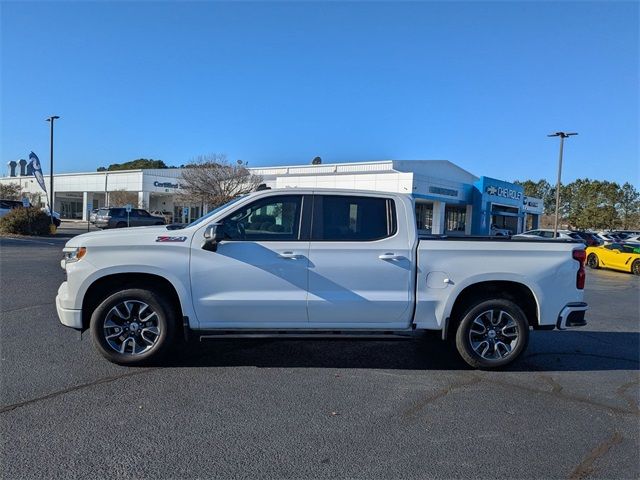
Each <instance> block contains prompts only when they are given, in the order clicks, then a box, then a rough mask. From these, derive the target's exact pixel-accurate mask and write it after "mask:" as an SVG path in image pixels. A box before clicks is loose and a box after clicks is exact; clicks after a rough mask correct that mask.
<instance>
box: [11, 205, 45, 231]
mask: <svg viewBox="0 0 640 480" xmlns="http://www.w3.org/2000/svg"><path fill="white" fill-rule="evenodd" d="M49 225H51V218H49V215H47V214H46V213H44V212H43V211H42V210H40V209H39V208H36V207H31V208H14V209H13V210H11V211H10V212H9V213H7V214H6V215H5V216H4V217H2V218H0V232H2V233H14V234H18V235H48V234H49Z"/></svg>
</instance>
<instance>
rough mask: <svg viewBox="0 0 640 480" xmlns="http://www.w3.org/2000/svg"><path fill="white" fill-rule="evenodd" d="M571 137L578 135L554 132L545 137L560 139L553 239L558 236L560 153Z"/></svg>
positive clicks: (560, 175)
mask: <svg viewBox="0 0 640 480" xmlns="http://www.w3.org/2000/svg"><path fill="white" fill-rule="evenodd" d="M573 135H578V134H577V133H575V132H572V133H566V132H556V133H552V134H551V135H547V137H560V158H559V159H558V182H557V183H556V218H555V220H554V222H553V238H556V237H557V236H558V213H559V210H560V178H561V177H562V152H563V150H564V139H565V138H567V137H571V136H573Z"/></svg>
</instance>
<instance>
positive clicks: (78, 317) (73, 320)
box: [56, 282, 82, 329]
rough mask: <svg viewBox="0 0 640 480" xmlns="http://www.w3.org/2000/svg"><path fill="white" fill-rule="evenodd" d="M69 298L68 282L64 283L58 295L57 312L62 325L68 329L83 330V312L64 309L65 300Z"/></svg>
mask: <svg viewBox="0 0 640 480" xmlns="http://www.w3.org/2000/svg"><path fill="white" fill-rule="evenodd" d="M67 296H68V291H67V282H64V283H63V284H62V285H60V288H59V289H58V295H56V311H57V312H58V318H59V319H60V323H62V324H63V325H65V326H67V327H71V328H76V329H82V310H74V309H71V308H63V307H62V303H63V299H66V298H67Z"/></svg>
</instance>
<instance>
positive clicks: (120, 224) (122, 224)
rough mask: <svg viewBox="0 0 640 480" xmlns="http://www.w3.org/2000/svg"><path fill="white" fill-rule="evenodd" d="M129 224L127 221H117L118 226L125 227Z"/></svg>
mask: <svg viewBox="0 0 640 480" xmlns="http://www.w3.org/2000/svg"><path fill="white" fill-rule="evenodd" d="M126 226H127V222H118V223H116V228H124V227H126Z"/></svg>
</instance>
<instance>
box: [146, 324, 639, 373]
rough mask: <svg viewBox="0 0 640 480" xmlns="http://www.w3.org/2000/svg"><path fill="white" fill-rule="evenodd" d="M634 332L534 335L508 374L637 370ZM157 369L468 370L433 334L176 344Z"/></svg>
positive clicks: (537, 333) (637, 343) (509, 367)
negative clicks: (380, 337) (402, 336)
mask: <svg viewBox="0 0 640 480" xmlns="http://www.w3.org/2000/svg"><path fill="white" fill-rule="evenodd" d="M639 342H640V335H639V334H638V333H637V332H578V331H570V332H569V331H568V332H532V335H531V338H530V343H529V347H528V349H527V351H526V352H525V354H524V356H523V357H521V358H520V359H519V360H518V361H516V362H515V363H514V364H512V365H510V366H508V367H506V368H505V369H504V370H506V371H516V372H517V371H613V370H639V369H640V352H639V350H640V348H639V345H640V343H639ZM157 366H159V367H167V368H181V367H249V366H250V367H258V368H370V369H393V370H396V369H397V370H469V369H470V367H468V366H467V365H466V364H465V363H464V362H463V361H462V360H461V359H460V358H459V357H458V355H457V353H456V352H455V351H454V349H453V348H452V347H451V346H450V345H449V344H448V343H446V342H443V341H441V340H440V338H439V337H438V336H437V335H432V334H429V335H425V336H423V337H420V338H416V339H411V340H395V339H390V340H364V339H354V340H351V339H349V340H343V339H340V340H337V339H336V340H330V339H329V340H313V339H312V340H291V339H229V340H224V339H216V340H207V341H205V342H202V343H199V342H197V341H192V342H190V343H188V344H184V345H180V346H179V347H176V348H175V351H174V352H172V354H170V355H169V356H167V357H166V358H165V359H164V360H162V362H161V363H158V364H157Z"/></svg>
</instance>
